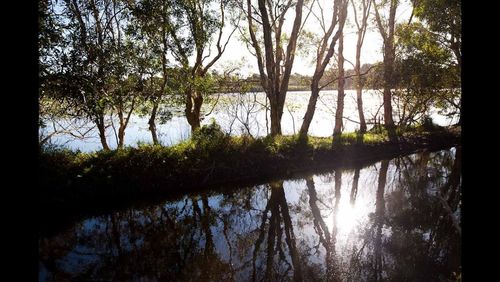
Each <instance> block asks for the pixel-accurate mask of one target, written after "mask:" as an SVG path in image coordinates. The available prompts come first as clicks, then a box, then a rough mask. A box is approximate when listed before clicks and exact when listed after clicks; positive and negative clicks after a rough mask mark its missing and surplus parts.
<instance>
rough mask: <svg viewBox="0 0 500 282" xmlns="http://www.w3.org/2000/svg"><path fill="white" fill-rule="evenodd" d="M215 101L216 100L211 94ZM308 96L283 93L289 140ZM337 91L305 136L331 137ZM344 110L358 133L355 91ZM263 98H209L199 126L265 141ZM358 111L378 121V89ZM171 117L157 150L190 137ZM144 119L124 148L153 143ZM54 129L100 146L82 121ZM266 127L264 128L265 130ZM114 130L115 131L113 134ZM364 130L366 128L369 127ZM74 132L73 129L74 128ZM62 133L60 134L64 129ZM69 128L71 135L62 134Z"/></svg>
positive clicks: (439, 120) (113, 143)
mask: <svg viewBox="0 0 500 282" xmlns="http://www.w3.org/2000/svg"><path fill="white" fill-rule="evenodd" d="M216 96H217V95H216ZM309 96H310V91H290V92H288V93H287V99H286V103H285V107H284V113H283V117H282V121H281V126H282V131H283V134H286V135H291V134H295V133H297V132H298V131H299V129H300V126H301V125H302V118H303V117H304V114H305V112H306V109H307V103H308V101H309ZM336 99H337V91H335V90H330V91H322V92H321V95H320V98H319V100H318V102H317V105H316V111H315V114H314V118H313V120H312V122H311V126H310V129H309V134H310V135H312V136H321V137H326V136H331V135H332V133H333V127H334V116H335V110H336ZM344 99H345V105H344V115H343V116H344V119H343V127H344V128H343V131H344V132H353V131H354V130H356V129H358V128H359V124H358V123H356V122H357V121H358V120H359V117H358V110H357V104H356V91H354V90H346V96H345V98H344ZM266 103H267V102H266V97H265V94H264V93H263V92H258V93H248V94H245V95H236V94H220V95H219V96H217V97H216V98H213V100H212V101H211V102H207V103H205V104H204V105H203V107H202V110H203V112H204V113H205V114H204V115H203V117H202V118H203V120H202V124H208V123H210V121H211V119H212V118H213V119H215V121H216V122H217V123H218V124H219V125H220V126H221V128H222V130H224V131H225V132H227V133H229V134H232V135H241V134H251V135H252V136H254V137H258V136H266V135H267V134H268V133H269V132H268V130H269V129H268V128H269V127H270V120H267V122H266V115H267V116H269V113H266V110H265V108H266ZM363 107H364V113H365V118H366V119H367V122H370V121H371V120H373V119H376V120H378V119H379V118H381V116H382V115H383V109H382V95H381V93H380V92H379V91H377V90H365V91H364V93H363ZM168 110H169V111H171V112H172V113H173V116H172V118H171V119H170V120H168V121H165V122H163V123H161V121H160V120H158V121H157V130H158V132H157V133H158V138H159V139H160V142H161V143H162V145H166V146H169V145H173V144H176V143H178V142H180V141H182V140H185V139H187V138H189V136H190V135H191V127H190V126H189V124H188V122H187V120H186V118H185V117H184V116H183V114H182V113H183V112H182V109H181V108H179V107H169V108H168ZM393 110H394V119H395V121H396V122H397V120H398V107H397V105H394V109H393ZM430 116H431V117H432V118H433V121H434V122H435V123H436V124H439V125H442V126H447V125H450V124H453V123H455V122H457V121H458V119H457V118H456V117H455V118H448V117H446V116H443V115H440V114H439V113H438V112H437V111H436V110H434V109H432V110H431V112H430ZM148 119H149V116H148V115H146V116H139V115H137V114H133V115H132V118H131V120H130V122H129V124H128V127H127V129H126V135H125V142H124V144H125V146H137V144H138V143H152V138H151V132H150V131H149V126H148ZM107 120H108V121H107V125H108V128H107V131H106V132H107V140H108V145H109V146H110V147H111V148H116V147H117V143H118V142H117V138H116V131H117V130H118V124H119V123H118V120H117V118H116V115H115V116H114V118H111V117H109V116H108V119H107ZM112 121H113V122H112ZM57 122H58V123H59V124H60V126H58V125H57V124H56V125H55V128H56V129H58V130H61V131H68V133H64V134H59V135H55V136H54V137H53V138H52V140H51V141H52V143H54V144H58V145H64V146H66V147H68V148H70V149H73V150H81V151H83V152H89V151H96V150H100V149H101V148H102V147H101V143H100V141H99V135H98V133H97V130H96V129H95V128H93V124H91V123H89V122H86V121H84V120H77V121H75V120H73V121H72V122H73V125H74V124H76V125H77V126H69V124H70V122H69V121H67V120H58V121H57ZM266 125H267V126H266ZM113 126H114V129H115V130H113ZM368 126H369V128H370V127H371V125H370V124H368ZM75 127H76V128H77V129H74V128H75ZM63 128H64V129H63ZM66 128H70V129H72V130H67V129H66ZM53 130H54V126H53V125H52V123H50V122H48V126H47V127H46V128H44V129H42V132H44V134H50V132H52V131H53ZM80 133H86V134H85V138H78V137H77V136H81V134H80Z"/></svg>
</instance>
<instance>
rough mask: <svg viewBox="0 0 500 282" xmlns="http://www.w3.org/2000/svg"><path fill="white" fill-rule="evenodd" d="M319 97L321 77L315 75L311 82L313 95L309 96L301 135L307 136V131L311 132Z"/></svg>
mask: <svg viewBox="0 0 500 282" xmlns="http://www.w3.org/2000/svg"><path fill="white" fill-rule="evenodd" d="M318 97H319V77H313V80H312V82H311V97H309V103H308V104H307V110H306V113H305V114H304V120H303V121H302V126H301V127H300V131H299V136H300V137H306V136H307V132H309V126H310V125H311V122H312V119H313V117H314V112H315V110H316V102H317V101H318Z"/></svg>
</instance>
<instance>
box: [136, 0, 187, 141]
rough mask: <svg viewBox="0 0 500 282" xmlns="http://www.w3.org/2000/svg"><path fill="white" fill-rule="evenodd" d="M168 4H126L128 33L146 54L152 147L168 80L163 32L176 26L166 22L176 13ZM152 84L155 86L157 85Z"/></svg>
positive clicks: (159, 0)
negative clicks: (129, 20)
mask: <svg viewBox="0 0 500 282" xmlns="http://www.w3.org/2000/svg"><path fill="white" fill-rule="evenodd" d="M171 2H172V1H171V0H138V1H137V2H132V1H131V2H130V3H129V9H130V10H131V11H132V14H133V16H134V17H133V23H134V24H133V25H132V26H131V28H132V30H131V31H132V32H133V33H134V35H135V37H136V40H137V41H142V43H143V51H142V52H140V53H143V54H146V55H147V57H145V58H144V60H143V61H142V64H143V65H144V66H145V67H147V68H150V72H149V77H150V88H149V91H148V94H149V95H147V98H148V100H150V101H151V103H152V109H151V114H150V118H149V120H148V125H149V130H150V131H151V137H152V139H153V144H159V140H158V135H157V132H156V118H157V114H158V108H159V106H160V102H161V99H162V97H163V96H164V94H165V92H166V88H167V81H168V77H169V74H168V66H167V63H168V60H167V55H168V52H169V49H171V48H173V45H172V44H173V43H172V40H171V37H170V35H169V33H168V32H167V31H168V30H171V29H174V30H175V29H177V28H178V26H177V25H179V23H178V22H177V23H176V22H175V21H172V20H171V19H170V18H171V17H173V14H174V13H176V12H178V11H176V8H175V6H174V7H170V6H172V3H171ZM148 55H149V56H148ZM158 58H159V59H158ZM139 63H140V62H139ZM157 73H160V74H161V75H160V76H161V78H160V79H159V80H160V81H158V79H155V78H156V75H157ZM155 82H158V83H155ZM155 84H159V86H158V85H155Z"/></svg>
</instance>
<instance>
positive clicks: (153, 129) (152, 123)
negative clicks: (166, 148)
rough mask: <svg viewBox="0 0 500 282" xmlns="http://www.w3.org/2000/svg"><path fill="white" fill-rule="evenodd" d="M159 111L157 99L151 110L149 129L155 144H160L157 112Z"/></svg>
mask: <svg viewBox="0 0 500 282" xmlns="http://www.w3.org/2000/svg"><path fill="white" fill-rule="evenodd" d="M157 112H158V102H157V101H155V102H154V104H153V110H152V111H151V116H150V117H149V121H148V124H149V130H150V131H151V137H152V138H153V144H155V145H158V144H160V143H159V142H158V135H156V123H155V120H156V113H157Z"/></svg>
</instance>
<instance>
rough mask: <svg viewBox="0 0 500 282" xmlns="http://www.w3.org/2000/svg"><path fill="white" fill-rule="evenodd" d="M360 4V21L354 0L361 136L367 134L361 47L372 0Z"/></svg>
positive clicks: (355, 68) (356, 72)
mask: <svg viewBox="0 0 500 282" xmlns="http://www.w3.org/2000/svg"><path fill="white" fill-rule="evenodd" d="M358 3H360V4H361V8H362V9H361V11H360V12H361V13H360V19H359V20H358V10H357V9H358V8H357V7H356V4H355V1H354V0H352V8H353V13H354V23H355V24H356V27H357V35H358V38H357V42H356V63H355V66H354V71H355V74H356V81H355V84H356V102H357V105H358V114H359V131H360V133H361V134H363V133H365V132H366V121H365V115H364V113H363V97H362V94H363V84H364V83H363V80H362V78H361V47H362V46H363V41H364V39H365V34H366V30H367V27H368V16H369V14H370V8H371V4H372V1H371V0H359V1H358Z"/></svg>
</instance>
